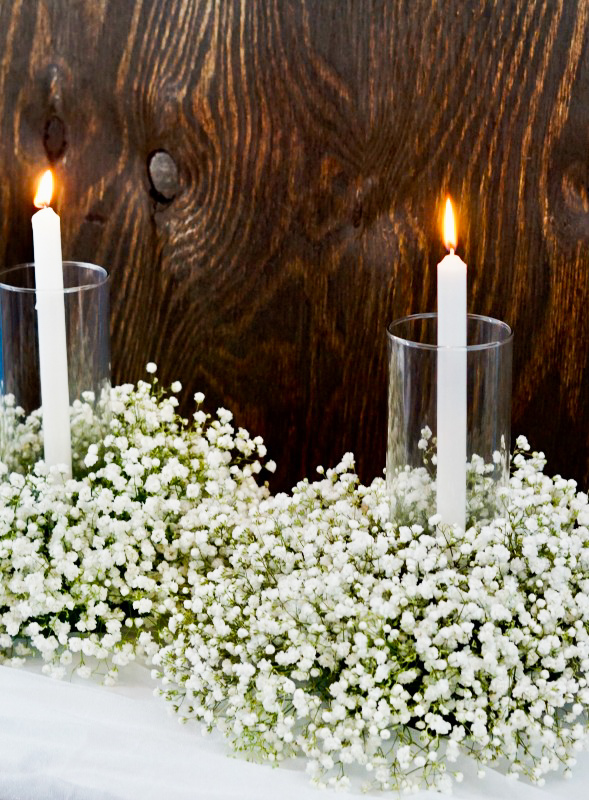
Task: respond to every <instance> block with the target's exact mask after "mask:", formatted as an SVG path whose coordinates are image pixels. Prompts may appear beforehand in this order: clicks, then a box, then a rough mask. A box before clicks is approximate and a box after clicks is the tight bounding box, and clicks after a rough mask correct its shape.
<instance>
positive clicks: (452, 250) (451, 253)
mask: <svg viewBox="0 0 589 800" xmlns="http://www.w3.org/2000/svg"><path fill="white" fill-rule="evenodd" d="M450 255H451V256H453V255H454V248H453V247H451V248H450Z"/></svg>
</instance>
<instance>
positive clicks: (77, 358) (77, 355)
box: [0, 261, 110, 468]
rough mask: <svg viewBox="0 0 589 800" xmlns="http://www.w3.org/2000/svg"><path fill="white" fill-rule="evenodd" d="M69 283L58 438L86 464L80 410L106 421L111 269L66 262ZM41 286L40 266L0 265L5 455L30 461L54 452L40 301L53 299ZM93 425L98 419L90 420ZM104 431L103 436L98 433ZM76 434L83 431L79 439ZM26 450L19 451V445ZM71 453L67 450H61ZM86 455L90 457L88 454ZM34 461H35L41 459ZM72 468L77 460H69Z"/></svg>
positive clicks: (0, 422)
mask: <svg viewBox="0 0 589 800" xmlns="http://www.w3.org/2000/svg"><path fill="white" fill-rule="evenodd" d="M63 278H64V289H63V292H62V293H60V298H59V300H60V302H61V303H62V304H63V309H64V316H65V334H66V335H65V346H66V353H65V359H64V360H65V362H66V363H67V386H68V392H67V395H68V396H67V397H63V398H60V403H61V405H62V406H63V409H62V412H63V413H61V412H60V414H59V415H58V417H56V416H55V415H54V416H53V417H52V419H53V420H55V419H57V418H59V420H60V426H61V428H60V429H59V430H55V425H56V423H55V422H54V421H53V422H52V425H51V429H50V434H51V436H52V440H53V442H55V441H56V440H57V441H58V442H59V441H65V440H66V439H67V441H68V445H71V448H72V451H71V453H72V460H73V462H74V463H76V459H77V460H78V466H80V465H79V461H80V458H79V452H80V448H81V447H82V442H81V441H80V434H79V432H78V434H76V425H77V427H78V428H79V430H80V431H81V430H82V429H85V430H88V429H89V428H88V425H87V424H85V426H83V425H81V423H80V424H77V422H76V420H78V419H79V417H80V415H85V416H86V418H87V422H89V421H90V419H89V417H92V419H93V420H94V422H93V425H94V423H96V425H99V421H100V420H103V419H104V420H106V415H107V413H108V411H107V405H108V404H107V402H106V398H107V396H108V387H109V386H110V332H109V286H108V273H107V272H106V270H105V269H104V268H103V267H99V266H96V265H94V264H87V263H82V262H76V261H64V262H63ZM42 291H43V290H41V291H39V290H38V289H37V288H36V283H35V270H34V265H33V264H21V265H18V266H16V267H11V268H8V269H5V270H2V271H0V325H1V346H2V369H3V374H2V381H1V384H0V458H1V459H2V461H3V462H4V463H6V464H7V466H8V465H9V464H11V463H12V462H14V463H15V464H16V463H19V464H22V463H24V462H26V463H28V456H27V457H26V458H25V459H24V461H23V453H24V454H25V455H26V454H30V456H31V458H34V461H36V460H38V459H40V458H43V459H45V460H46V461H47V462H48V463H49V464H52V463H54V464H59V463H60V460H59V456H51V455H50V457H49V458H47V455H48V454H47V453H46V452H45V449H44V447H43V444H44V437H43V402H42V396H41V395H42V393H41V376H40V347H39V337H40V335H42V333H41V331H40V328H39V313H38V307H39V304H41V305H43V301H44V300H45V299H46V298H45V297H44V296H42ZM90 429H92V425H91V426H90ZM97 435H100V434H98V433H97ZM76 436H77V437H78V438H77V440H76ZM19 450H20V452H17V451H19ZM62 451H63V452H65V449H64V448H61V449H59V448H58V450H57V451H56V450H55V449H53V450H52V453H55V452H58V453H59V452H62ZM82 458H83V456H82ZM34 461H33V463H34ZM65 466H66V467H68V468H69V467H70V465H65Z"/></svg>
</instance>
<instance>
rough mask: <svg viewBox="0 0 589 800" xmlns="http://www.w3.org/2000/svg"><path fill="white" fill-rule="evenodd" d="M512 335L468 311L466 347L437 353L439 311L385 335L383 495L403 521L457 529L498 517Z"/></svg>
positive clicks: (396, 325)
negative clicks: (432, 521) (434, 519)
mask: <svg viewBox="0 0 589 800" xmlns="http://www.w3.org/2000/svg"><path fill="white" fill-rule="evenodd" d="M512 341H513V336H512V332H511V329H510V328H509V326H508V325H506V324H505V323H504V322H501V321H499V320H496V319H493V318H491V317H483V316H478V315H475V314H469V315H468V320H467V346H466V347H438V345H437V314H435V313H428V314H415V315H412V316H409V317H404V318H402V319H398V320H396V321H394V322H393V323H392V324H391V325H390V326H389V328H388V355H389V391H388V440H387V488H388V492H389V496H390V499H391V513H392V517H393V518H394V519H396V520H397V521H399V522H400V523H403V522H406V523H408V524H411V523H416V522H417V523H420V524H422V523H424V521H427V519H429V518H431V516H433V515H435V514H438V517H439V519H440V521H441V522H443V523H447V524H449V525H451V524H458V525H460V526H461V527H464V526H465V525H469V524H471V523H472V522H474V521H476V520H479V521H480V520H481V519H485V518H492V517H493V516H496V515H497V514H498V513H500V510H501V492H500V491H498V489H499V487H501V486H502V485H505V484H506V483H507V481H508V478H509V451H510V433H511V364H512Z"/></svg>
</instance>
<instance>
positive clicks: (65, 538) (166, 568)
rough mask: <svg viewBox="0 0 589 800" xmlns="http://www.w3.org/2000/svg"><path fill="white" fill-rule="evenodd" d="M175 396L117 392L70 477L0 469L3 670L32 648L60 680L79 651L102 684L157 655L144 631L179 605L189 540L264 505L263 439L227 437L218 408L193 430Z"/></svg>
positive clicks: (32, 445)
mask: <svg viewBox="0 0 589 800" xmlns="http://www.w3.org/2000/svg"><path fill="white" fill-rule="evenodd" d="M148 367H149V368H150V369H151V371H153V367H151V365H148ZM180 389H181V385H180V384H179V383H177V384H174V385H173V387H172V394H170V395H168V394H165V393H164V392H162V391H160V390H159V389H158V386H157V380H156V379H154V381H153V382H152V383H147V382H144V381H140V382H139V383H138V384H137V386H136V387H134V386H132V385H130V384H128V385H124V386H119V387H117V388H115V389H113V390H112V391H111V393H110V398H109V408H110V415H111V419H110V422H109V424H108V432H107V433H106V435H105V436H104V438H103V440H102V441H100V442H99V443H94V444H91V445H90V446H89V447H88V449H87V453H86V456H85V459H84V462H83V465H82V466H83V467H84V470H83V472H85V473H86V474H82V475H81V476H78V477H77V478H76V477H75V478H74V479H71V480H66V479H65V478H64V476H63V475H62V474H61V473H60V472H59V470H58V469H56V468H52V469H48V468H47V467H46V466H45V464H44V463H43V462H41V461H39V462H37V463H36V464H35V465H34V466H33V467H32V469H30V470H29V471H27V472H26V473H25V474H21V473H19V472H15V471H13V472H10V473H9V472H8V470H7V468H6V466H5V465H0V468H1V469H2V471H3V475H4V478H3V480H2V482H1V483H0V653H1V654H2V657H3V660H4V661H8V663H12V664H15V663H19V661H20V660H22V658H23V657H25V656H26V655H28V654H30V653H31V652H33V651H36V652H38V653H40V654H41V655H42V656H43V659H44V660H45V661H46V662H47V664H46V666H45V671H47V672H49V673H50V674H52V675H54V676H56V677H60V676H62V675H64V674H65V672H66V668H67V666H68V665H69V664H70V663H71V662H72V658H73V656H74V655H75V654H79V656H78V658H79V659H81V665H80V667H79V668H78V671H79V672H80V674H82V675H86V674H89V672H90V668H89V667H88V665H87V663H86V662H87V661H88V660H89V659H90V660H91V663H93V664H95V663H96V661H98V662H99V665H100V667H102V668H103V669H104V671H105V672H106V680H107V682H112V680H113V679H114V677H115V675H116V671H117V669H118V667H120V666H122V665H124V664H126V663H128V661H129V660H131V659H133V658H135V656H136V654H137V653H138V652H143V653H144V654H145V653H146V652H150V651H151V650H153V648H154V644H153V638H152V632H154V631H158V630H159V629H160V628H161V627H162V620H165V619H166V618H167V616H168V615H169V614H170V613H171V612H172V611H174V610H175V609H176V605H177V602H178V596H181V595H182V592H183V590H184V587H185V585H186V581H187V576H188V574H189V572H190V570H191V569H192V568H193V567H192V556H191V551H192V550H193V548H194V546H195V542H200V543H201V544H203V546H204V543H205V542H206V541H207V540H209V539H210V538H211V537H212V538H213V539H214V536H215V531H216V529H217V528H222V527H223V525H224V524H225V521H226V519H227V516H228V515H229V514H230V513H232V512H233V511H235V512H236V513H237V512H241V511H243V510H245V509H246V508H248V507H249V505H251V504H252V503H254V502H257V501H258V500H260V499H262V498H263V497H265V496H266V494H267V492H266V490H265V489H264V488H260V487H259V486H258V484H257V483H256V481H255V480H254V477H253V476H254V475H255V473H257V472H259V471H260V469H261V463H260V461H259V460H258V458H259V457H262V456H263V455H264V454H265V447H264V445H263V442H262V440H261V439H259V438H256V439H254V440H252V439H251V438H250V437H249V434H248V433H247V432H246V431H245V430H243V429H239V430H235V429H234V428H233V426H232V425H231V413H230V412H229V411H227V410H225V409H219V411H218V412H217V418H216V419H213V420H211V419H210V418H209V417H208V415H207V414H205V413H204V412H203V411H202V410H200V409H199V408H198V409H197V410H196V412H195V413H194V415H193V419H192V421H191V424H190V425H189V424H188V421H187V420H185V419H181V418H180V417H179V416H178V415H177V414H176V406H177V404H178V401H177V398H176V396H175V394H174V393H177V392H178V391H180ZM203 399H204V398H203V396H202V395H200V394H198V395H197V396H196V397H195V400H196V402H197V405H199V406H200V404H201V403H202V400H203ZM84 405H85V407H81V406H78V407H74V409H73V411H72V415H73V417H74V419H78V418H79V417H83V418H87V419H88V424H89V427H90V428H92V427H94V426H95V425H96V424H98V423H97V419H98V417H96V416H95V415H94V414H93V411H92V409H91V408H90V406H89V405H87V404H82V406H84ZM16 422H17V425H18V429H17V434H18V435H19V437H20V438H21V440H26V441H27V443H28V445H29V447H28V449H27V451H26V452H27V456H28V454H29V452H30V451H33V452H35V451H40V442H39V441H38V436H39V425H38V421H37V418H36V417H35V418H34V419H33V420H25V419H22V414H21V413H19V414H18V415H17V419H16ZM74 430H75V428H74ZM36 437H37V440H36ZM25 464H26V461H25ZM267 466H268V467H271V466H272V464H271V463H270V464H269V465H267ZM211 546H212V544H211Z"/></svg>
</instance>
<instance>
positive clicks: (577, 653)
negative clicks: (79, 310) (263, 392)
mask: <svg viewBox="0 0 589 800" xmlns="http://www.w3.org/2000/svg"><path fill="white" fill-rule="evenodd" d="M148 369H149V371H151V372H152V373H153V372H155V366H154V365H148ZM180 390H181V386H180V385H179V384H173V385H172V392H171V394H170V393H166V392H163V391H161V390H160V388H159V386H158V383H157V379H155V377H154V378H153V380H152V381H151V382H144V381H140V382H139V383H138V384H137V385H136V386H131V385H125V386H119V387H117V388H115V389H113V390H111V392H110V397H109V398H108V406H109V409H110V412H109V413H110V417H109V418H108V419H106V421H105V419H104V417H101V421H97V419H96V415H93V414H94V412H93V409H94V405H93V402H92V401H93V399H92V398H87V405H88V408H87V407H85V402H86V401H84V402H83V403H82V404H80V406H79V407H78V408H77V409H76V411H75V413H76V414H77V415H78V418H79V419H83V420H86V424H87V425H88V430H91V429H92V430H94V431H96V430H97V428H93V427H92V426H94V425H98V424H100V425H106V426H107V428H106V429H105V430H104V432H103V433H102V434H101V436H100V437H99V439H98V441H95V443H94V444H90V445H89V446H87V447H86V446H84V447H82V449H85V455H84V457H83V459H81V461H80V464H79V469H78V471H77V474H76V475H75V477H74V478H73V479H70V480H66V479H64V476H63V475H62V474H61V473H60V472H59V471H58V470H56V469H47V467H46V466H45V465H44V464H43V463H42V462H40V461H36V462H35V463H34V464H32V465H30V466H29V468H26V464H24V466H25V469H24V470H23V471H22V472H16V471H14V469H13V468H14V466H15V465H14V464H11V465H10V469H9V466H8V465H6V464H5V465H4V466H3V467H0V469H1V470H2V472H3V475H2V480H1V481H0V653H1V654H2V657H3V659H4V660H5V661H7V662H8V663H13V664H14V663H19V662H20V661H22V660H23V659H24V658H26V657H27V656H28V655H29V654H31V653H37V654H38V653H40V654H41V655H42V657H43V659H44V660H45V662H46V664H45V669H46V671H48V672H49V673H51V674H52V675H54V676H57V677H59V676H62V675H64V674H65V673H66V672H67V670H68V669H71V668H72V667H71V666H70V664H71V663H72V662H74V659H75V662H74V663H76V664H77V665H78V666H77V669H78V670H79V671H80V673H81V674H82V675H87V674H90V672H91V670H92V669H96V668H98V669H101V670H102V673H103V677H104V680H105V681H106V682H112V681H113V680H115V678H116V673H117V670H118V669H120V668H121V667H122V666H124V665H125V664H126V663H127V662H128V661H130V660H132V659H134V658H138V657H141V658H143V659H145V660H147V661H151V663H152V665H153V667H154V671H153V674H154V678H155V679H156V680H157V681H158V682H159V685H160V687H161V689H160V692H161V694H163V695H164V696H165V697H166V698H167V699H168V700H169V701H170V702H171V703H172V704H173V706H174V708H175V709H176V710H177V712H178V713H179V715H180V717H181V719H182V720H185V721H186V720H189V719H196V720H197V721H200V722H201V723H203V724H204V725H205V726H206V727H207V728H219V729H220V730H222V731H223V732H224V733H225V735H226V736H227V738H228V739H229V741H230V742H231V743H232V745H233V746H234V747H235V748H236V749H238V750H243V751H246V752H247V753H250V754H252V756H253V757H257V758H262V759H267V760H269V761H272V762H274V763H276V762H280V761H282V760H284V759H286V758H288V757H290V756H297V755H298V756H301V755H302V756H304V757H305V758H306V760H307V763H308V769H309V772H310V774H311V776H312V779H313V780H314V781H315V782H317V783H319V784H320V785H326V784H327V785H345V784H346V783H347V781H348V777H347V772H348V771H349V769H350V767H354V766H355V768H356V769H357V768H358V766H359V767H360V768H361V769H362V770H364V771H365V773H366V777H367V781H368V782H369V783H370V784H371V785H373V786H376V787H379V788H382V789H391V788H396V789H399V790H407V791H409V790H411V789H412V788H416V787H419V786H435V787H437V788H440V789H445V788H448V785H449V784H450V783H451V781H452V778H454V779H456V780H460V779H461V777H462V776H461V774H460V772H458V770H457V767H456V760H457V758H458V755H459V753H460V752H465V753H467V754H470V755H471V756H472V757H473V758H474V759H475V760H476V761H477V762H478V764H479V769H480V772H481V774H482V773H483V772H484V769H485V767H486V766H487V765H490V764H495V763H499V764H503V765H504V768H505V769H506V771H507V772H508V773H509V774H511V775H513V776H514V777H517V776H519V775H523V776H526V777H528V778H529V779H531V780H532V781H533V782H535V783H542V782H543V780H544V777H543V776H544V775H545V774H546V773H548V772H549V771H550V770H555V769H558V768H560V767H563V768H564V770H565V773H567V772H568V771H570V769H571V768H572V767H573V765H574V760H575V754H576V752H577V750H580V749H581V748H582V747H583V746H584V744H585V741H586V734H587V727H588V726H587V711H588V709H589V686H588V684H587V674H588V673H589V530H588V525H589V506H588V501H587V496H586V495H585V494H584V493H582V492H577V490H576V485H575V483H574V481H567V480H564V479H562V478H560V477H555V478H549V477H547V476H545V475H544V473H543V469H544V458H543V456H542V454H538V453H534V454H532V455H531V456H529V455H528V454H527V452H526V451H527V450H528V449H529V448H528V445H527V442H525V440H523V439H521V440H520V441H519V442H518V445H519V450H518V452H517V453H516V455H515V457H514V460H513V464H514V471H513V476H512V478H511V482H510V484H509V486H508V487H506V488H505V489H504V490H503V494H502V496H501V498H500V502H499V505H498V507H497V509H496V511H495V512H494V516H493V515H491V516H489V515H488V514H487V512H486V511H485V514H486V516H485V515H482V516H481V515H480V514H479V517H478V521H476V520H475V519H474V517H473V521H472V523H471V524H470V525H469V526H468V527H467V530H466V531H462V530H460V529H458V528H449V527H447V526H444V525H441V524H440V521H439V519H438V518H437V517H436V516H429V517H428V516H427V514H424V509H425V508H427V506H428V503H427V502H426V503H424V501H423V498H424V497H425V498H428V497H429V496H430V494H431V482H428V481H431V479H428V477H427V474H428V473H427V470H415V471H413V472H408V473H406V474H405V475H404V476H403V481H404V488H405V490H406V491H405V494H404V504H403V508H402V513H397V514H396V515H395V516H394V521H391V519H390V516H391V515H390V502H389V496H388V494H387V491H386V487H385V483H384V481H383V480H382V479H376V480H375V481H373V483H372V484H371V485H370V486H362V485H361V484H360V483H359V481H358V478H357V476H356V475H355V474H354V462H353V458H352V456H351V455H347V456H345V457H344V459H343V460H342V462H341V463H340V464H339V465H338V466H337V467H336V468H335V469H331V470H327V471H326V472H325V471H323V470H321V469H320V470H319V472H320V474H319V477H318V479H317V480H316V481H314V482H309V481H303V482H301V483H299V484H298V485H297V486H296V487H295V489H294V490H293V492H292V493H290V494H277V495H274V496H272V495H270V494H269V492H268V491H267V489H266V488H265V487H264V486H261V485H260V483H261V482H260V481H259V480H256V476H257V475H258V473H260V472H261V471H262V469H263V459H264V457H265V447H264V445H263V442H262V440H261V439H259V438H254V439H252V438H251V437H250V436H249V434H248V433H247V432H246V431H244V430H242V429H236V428H235V427H234V426H233V424H232V418H231V414H230V412H228V411H226V410H224V409H219V411H218V412H217V416H216V418H210V417H209V416H207V415H206V414H205V413H204V411H202V410H201V404H202V402H203V399H204V398H203V397H202V395H200V394H199V395H196V396H195V400H196V403H197V410H196V411H195V413H194V415H193V418H192V419H191V420H190V421H188V420H185V419H182V418H181V417H180V416H179V415H178V414H177V410H176V406H177V400H176V394H177V393H178V392H179V391H180ZM6 418H7V419H10V418H11V417H10V414H8V415H7V417H6ZM12 420H13V422H12V423H11V424H15V425H18V426H20V427H19V431H20V433H21V434H22V437H23V442H26V443H27V448H28V449H26V453H27V454H30V453H35V452H39V450H38V449H37V450H36V449H35V448H38V447H40V445H39V442H38V436H39V426H38V421H37V422H35V420H32V421H31V420H27V419H26V418H24V417H23V415H22V414H20V416H19V414H18V413H16V410H15V414H13V417H12ZM83 430H84V425H80V441H81V442H83V436H84V434H83ZM424 450H427V441H426V447H425V448H424ZM23 453H25V450H24V449H23ZM16 466H19V465H16ZM20 466H21V467H22V466H23V464H21V465H20ZM475 466H477V468H478V466H480V469H479V472H480V474H481V476H482V477H483V478H484V476H485V474H486V473H485V467H484V465H475ZM273 468H274V465H273V463H272V462H268V463H267V464H266V469H268V470H270V471H271V470H272V469H273ZM481 508H482V509H483V510H485V509H486V508H487V507H486V506H482V505H481ZM397 511H399V512H400V509H397ZM97 665H98V666H97Z"/></svg>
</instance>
